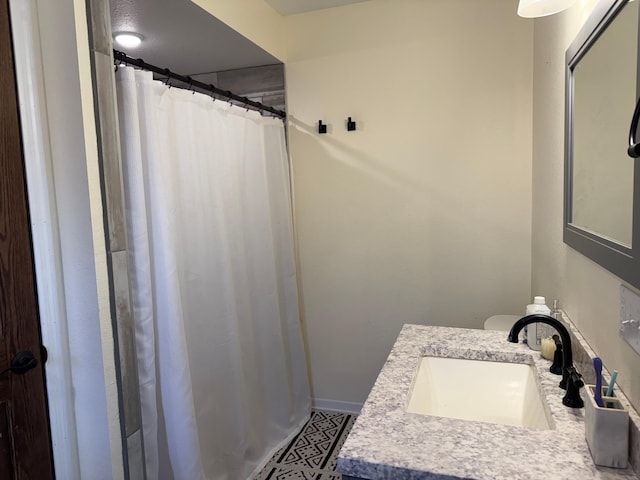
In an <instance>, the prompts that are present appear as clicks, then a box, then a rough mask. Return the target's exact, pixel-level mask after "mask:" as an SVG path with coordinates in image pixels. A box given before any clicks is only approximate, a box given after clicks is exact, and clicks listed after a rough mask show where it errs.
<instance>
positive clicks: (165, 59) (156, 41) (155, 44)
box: [110, 0, 367, 81]
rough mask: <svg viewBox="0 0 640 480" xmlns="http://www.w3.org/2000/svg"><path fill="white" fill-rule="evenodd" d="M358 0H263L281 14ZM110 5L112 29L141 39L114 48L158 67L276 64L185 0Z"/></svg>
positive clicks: (190, 71)
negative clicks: (129, 46) (135, 43)
mask: <svg viewBox="0 0 640 480" xmlns="http://www.w3.org/2000/svg"><path fill="white" fill-rule="evenodd" d="M228 1H235V0H228ZM363 1H367V0H265V2H267V3H268V4H270V5H271V6H272V7H273V8H275V9H276V10H277V11H278V12H279V13H281V14H282V15H290V14H294V13H301V12H308V11H312V10H320V9H324V8H331V7H337V6H342V5H347V4H351V3H360V2H363ZM110 5H111V29H112V32H113V33H116V32H123V31H133V32H137V33H139V34H141V35H143V37H144V41H143V42H142V44H141V45H140V46H139V47H137V48H135V49H127V48H124V47H122V46H119V45H116V44H114V48H115V49H117V50H121V51H123V52H125V53H126V54H128V55H130V56H132V57H134V58H142V59H143V60H145V61H146V62H147V63H151V64H153V65H156V66H158V67H162V68H169V69H170V70H172V71H174V72H176V73H180V74H182V75H195V74H198V73H207V72H220V71H224V70H235V69H240V68H247V67H257V66H261V65H273V64H276V63H281V62H280V61H279V60H278V59H277V58H275V57H273V56H272V55H270V54H269V53H267V52H266V51H265V50H263V49H262V48H260V47H258V46H257V45H255V44H254V43H253V42H251V41H250V40H248V39H247V38H245V37H243V36H242V35H240V34H239V33H238V32H236V31H235V30H233V29H231V28H230V27H228V26H227V25H226V24H224V23H223V22H221V21H219V20H218V19H216V18H215V17H213V16H211V15H210V14H209V13H208V12H206V11H205V10H203V9H201V8H200V7H199V6H198V5H196V4H195V3H193V2H192V1H191V0H110ZM199 80H202V81H204V79H203V78H202V77H200V78H199Z"/></svg>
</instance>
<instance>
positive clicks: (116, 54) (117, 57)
mask: <svg viewBox="0 0 640 480" xmlns="http://www.w3.org/2000/svg"><path fill="white" fill-rule="evenodd" d="M113 59H114V61H120V62H122V63H126V64H127V65H134V66H136V67H138V68H141V69H143V70H148V71H150V72H154V73H157V74H158V75H162V76H164V77H167V78H172V79H174V80H178V81H180V82H182V83H185V84H187V85H188V86H189V87H197V88H199V89H201V90H206V91H207V92H211V93H214V94H216V95H218V96H221V97H224V98H228V99H229V100H234V101H236V102H238V103H241V104H242V105H244V106H245V107H246V106H252V107H254V108H256V109H258V110H260V111H263V112H269V113H271V114H272V115H275V116H276V117H280V118H282V119H284V118H285V117H286V116H287V114H286V113H285V112H283V111H282V110H277V109H275V108H272V107H269V106H267V105H264V104H262V103H260V102H254V101H253V100H249V99H248V98H247V97H241V96H240V95H236V94H235V93H233V92H230V91H229V90H222V89H220V88H218V87H215V86H213V85H212V84H207V83H202V82H199V81H198V80H194V79H193V78H191V77H190V76H188V75H180V74H178V73H175V72H172V71H171V70H169V69H168V68H160V67H156V66H155V65H151V64H150V63H147V62H145V61H144V60H142V59H141V58H133V57H130V56H129V55H127V54H126V53H124V52H121V51H119V50H114V51H113Z"/></svg>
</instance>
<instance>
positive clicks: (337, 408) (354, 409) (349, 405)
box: [312, 398, 362, 415]
mask: <svg viewBox="0 0 640 480" xmlns="http://www.w3.org/2000/svg"><path fill="white" fill-rule="evenodd" d="M312 408H314V409H316V410H328V411H330V412H341V413H350V414H352V415H358V414H359V413H360V410H361V409H362V404H361V403H357V402H343V401H340V400H327V399H326V398H314V399H313V403H312Z"/></svg>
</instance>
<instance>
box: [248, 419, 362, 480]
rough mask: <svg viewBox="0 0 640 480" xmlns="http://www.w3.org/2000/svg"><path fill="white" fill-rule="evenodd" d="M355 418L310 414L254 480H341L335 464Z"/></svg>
mask: <svg viewBox="0 0 640 480" xmlns="http://www.w3.org/2000/svg"><path fill="white" fill-rule="evenodd" d="M354 421H355V415H349V414H346V413H338V412H327V411H322V410H314V411H312V412H311V418H310V419H309V421H308V422H307V423H306V424H305V425H304V427H302V430H300V433H299V434H298V435H297V436H296V437H294V438H293V440H291V442H290V443H289V444H288V445H286V446H285V447H283V448H281V449H280V450H278V451H277V452H276V453H275V455H274V456H273V457H271V460H269V463H267V465H266V466H265V467H264V468H263V469H262V471H261V472H260V473H259V474H258V476H257V477H256V480H284V479H287V480H293V479H296V480H297V479H300V480H341V478H342V475H340V474H339V473H338V472H336V471H335V470H336V461H337V458H338V452H340V448H341V447H342V444H343V443H344V441H345V440H346V439H347V435H348V434H349V430H351V426H352V425H353V422H354Z"/></svg>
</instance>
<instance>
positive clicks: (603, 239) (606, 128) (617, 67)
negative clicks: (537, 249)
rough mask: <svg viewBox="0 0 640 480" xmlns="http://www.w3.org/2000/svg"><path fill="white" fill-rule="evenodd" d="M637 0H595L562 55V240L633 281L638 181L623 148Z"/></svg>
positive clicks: (631, 95) (631, 98) (634, 85)
mask: <svg viewBox="0 0 640 480" xmlns="http://www.w3.org/2000/svg"><path fill="white" fill-rule="evenodd" d="M639 3H640V2H638V1H634V0H601V2H600V3H599V4H598V5H597V6H596V8H595V9H594V11H593V13H592V15H591V17H589V19H588V20H587V22H586V23H585V25H584V27H583V28H582V30H581V31H580V32H579V34H578V36H577V37H576V39H575V40H574V42H573V43H572V44H571V46H570V47H569V49H568V50H567V55H566V60H567V64H566V65H567V69H566V73H567V79H566V80H567V92H566V93H567V104H566V130H565V143H566V151H565V229H564V240H565V242H566V243H567V244H569V245H570V246H572V247H573V248H575V249H577V250H579V251H580V252H581V253H583V254H585V255H587V256H588V257H589V258H591V259H592V260H594V261H596V262H597V263H599V264H600V265H602V266H604V267H606V268H607V269H609V270H610V271H611V272H613V273H614V274H616V275H618V276H620V277H621V278H623V279H625V280H627V281H628V282H630V283H631V284H633V285H635V286H639V285H640V272H639V271H638V268H637V265H638V261H637V259H636V257H637V256H638V255H637V249H634V248H633V245H634V240H637V238H638V236H639V235H638V232H637V224H638V222H637V221H636V220H635V218H636V217H637V216H638V214H639V213H640V207H638V208H634V204H635V203H637V199H636V198H634V188H636V186H637V185H639V183H638V180H637V178H636V177H638V168H636V163H637V161H634V159H632V158H631V157H629V155H628V154H627V147H628V145H629V144H628V136H629V126H630V123H631V118H632V117H633V112H634V108H635V105H636V99H637V98H638V78H639V76H638V51H639V50H638V18H639V17H638V15H639V10H640V9H639V5H638V4H639ZM634 233H635V234H634ZM635 243H636V244H637V245H640V244H639V243H638V242H637V241H636V242H635ZM634 269H635V271H634Z"/></svg>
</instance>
